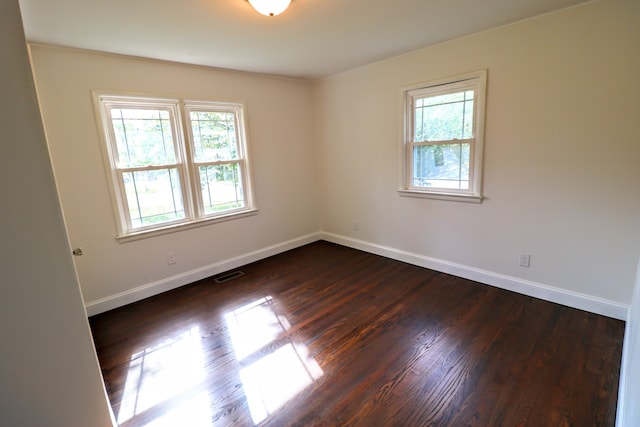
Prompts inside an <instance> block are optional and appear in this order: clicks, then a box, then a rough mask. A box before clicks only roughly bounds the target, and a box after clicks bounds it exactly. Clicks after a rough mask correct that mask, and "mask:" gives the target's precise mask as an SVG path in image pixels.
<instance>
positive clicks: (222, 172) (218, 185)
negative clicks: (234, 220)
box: [199, 163, 244, 214]
mask: <svg viewBox="0 0 640 427" xmlns="http://www.w3.org/2000/svg"><path fill="white" fill-rule="evenodd" d="M199 171H200V185H201V187H202V203H203V205H204V206H203V207H204V211H205V214H212V213H217V212H221V211H226V210H231V209H237V208H242V207H244V194H243V189H242V179H241V178H240V165H239V164H237V163H232V164H226V165H210V166H200V167H199Z"/></svg>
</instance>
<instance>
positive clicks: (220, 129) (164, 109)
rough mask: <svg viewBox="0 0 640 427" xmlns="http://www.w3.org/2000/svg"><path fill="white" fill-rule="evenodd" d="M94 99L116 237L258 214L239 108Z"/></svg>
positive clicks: (172, 101) (202, 103)
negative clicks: (109, 183)
mask: <svg viewBox="0 0 640 427" xmlns="http://www.w3.org/2000/svg"><path fill="white" fill-rule="evenodd" d="M95 99H96V105H97V107H98V109H99V115H100V118H101V124H102V128H103V134H104V142H105V144H104V146H105V150H104V153H105V163H106V164H107V169H108V171H109V174H110V178H111V189H112V193H113V198H114V202H115V203H114V211H115V213H116V219H117V222H118V228H119V229H118V236H119V238H126V237H130V236H139V235H141V234H143V235H147V234H148V233H150V232H160V231H170V230H175V229H176V227H179V226H186V225H193V224H201V223H205V222H212V221H215V220H222V219H229V218H232V217H235V216H239V215H240V216H244V215H247V214H252V213H255V208H254V206H253V201H252V197H251V194H252V192H251V183H250V180H249V165H248V159H247V147H246V140H245V132H244V117H243V106H242V105H241V104H233V103H220V102H205V101H181V100H176V99H157V98H140V97H130V96H111V95H104V94H96V96H95ZM183 118H184V123H183Z"/></svg>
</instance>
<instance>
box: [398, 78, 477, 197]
mask: <svg viewBox="0 0 640 427" xmlns="http://www.w3.org/2000/svg"><path fill="white" fill-rule="evenodd" d="M485 86H486V71H480V72H475V73H470V74H467V75H464V76H459V77H457V78H452V79H447V80H441V81H436V82H430V83H425V84H421V85H418V86H415V87H411V88H407V89H405V90H404V102H405V127H404V128H405V138H404V148H405V150H404V162H405V173H406V174H405V178H404V186H403V187H404V188H403V189H402V190H401V193H402V194H403V195H411V196H421V197H434V198H444V199H455V200H467V201H476V202H479V201H481V199H482V194H481V188H482V183H481V179H482V151H483V150H482V149H483V124H484V96H485Z"/></svg>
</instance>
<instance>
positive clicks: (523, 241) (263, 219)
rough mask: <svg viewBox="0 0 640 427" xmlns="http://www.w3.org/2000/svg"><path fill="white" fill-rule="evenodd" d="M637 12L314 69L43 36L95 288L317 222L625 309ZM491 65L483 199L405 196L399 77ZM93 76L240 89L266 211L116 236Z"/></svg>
mask: <svg viewBox="0 0 640 427" xmlns="http://www.w3.org/2000/svg"><path fill="white" fill-rule="evenodd" d="M638 8H639V6H638V2H636V1H633V0H603V1H595V2H591V3H588V4H586V5H583V6H579V7H575V8H571V9H566V10H564V11H561V12H559V13H555V14H550V15H546V16H542V17H539V18H536V19H531V20H528V21H524V22H521V23H517V24H514V25H511V26H507V27H503V28H499V29H496V30H493V31H488V32H484V33H481V34H477V35H474V36H471V37H467V38H464V39H459V40H455V41H452V42H449V43H445V44H441V45H438V46H435V47H431V48H426V49H423V50H420V51H416V52H413V53H411V54H408V55H404V56H401V57H397V58H392V59H389V60H386V61H383V62H379V63H375V64H371V65H369V66H365V67H361V68H358V69H356V70H352V71H350V72H346V73H342V74H339V75H335V76H332V77H329V78H326V79H323V80H320V81H317V82H305V81H298V80H289V79H280V78H274V77H268V76H261V75H255V74H247V73H240V72H232V71H224V70H215V69H207V68H201V67H191V66H185V65H179V64H170V63H162V62H155V61H147V60H142V59H132V58H126V57H119V56H112V55H100V54H94V53H88V52H81V51H74V50H66V49H58V48H52V47H45V46H37V45H36V46H33V47H32V55H33V65H34V69H35V75H36V83H37V87H38V90H39V94H40V100H41V104H42V108H43V115H44V122H45V126H46V132H47V136H48V140H49V144H50V148H51V152H52V157H53V165H54V169H55V172H56V176H57V179H58V186H59V192H60V197H61V200H62V204H63V207H64V211H65V218H66V220H67V223H68V229H69V234H70V239H71V243H72V245H73V246H74V247H76V246H82V247H83V249H84V251H85V255H84V256H83V257H81V258H76V264H77V268H78V272H79V276H80V282H81V286H82V288H83V291H84V295H85V301H86V302H87V303H89V304H91V303H92V302H95V301H100V300H103V299H109V298H111V297H113V296H114V295H118V294H121V293H127V292H131V291H132V290H136V289H140V288H141V287H144V286H150V285H153V284H157V283H159V282H163V281H164V282H167V281H168V282H171V283H173V284H175V283H176V281H175V280H174V281H172V280H173V279H171V278H176V277H177V278H178V281H179V280H180V278H181V277H182V278H184V279H185V280H186V279H188V278H189V277H191V276H189V274H190V272H194V271H202V270H203V269H204V270H206V269H207V268H208V266H211V265H215V263H217V262H221V261H224V260H228V259H233V258H234V257H242V256H243V255H245V254H247V253H252V252H254V251H260V250H261V249H262V248H265V247H269V246H270V245H279V244H281V243H282V242H286V241H290V240H291V239H299V238H300V237H301V236H308V235H313V233H316V232H318V231H320V230H322V231H324V232H327V233H330V235H332V236H341V237H344V238H346V239H354V241H355V240H357V241H362V242H366V244H369V245H378V246H384V247H388V248H392V249H394V250H397V251H400V252H408V253H411V254H416V255H418V256H423V257H427V258H429V259H433V260H437V261H439V262H442V263H445V264H446V263H449V264H454V265H458V266H462V267H463V268H466V269H468V270H469V271H476V270H477V271H482V272H487V273H488V274H489V275H493V276H492V277H494V278H498V279H500V280H502V279H503V278H507V280H512V279H513V280H515V281H516V282H517V281H521V282H522V283H524V284H525V285H526V286H529V285H530V284H533V285H532V286H533V287H538V288H539V289H543V288H544V287H550V288H551V289H554V290H560V291H561V293H563V295H564V296H566V297H567V298H572V295H574V293H575V294H578V295H580V296H586V297H587V298H592V299H594V300H596V302H597V301H600V300H601V301H604V302H605V304H609V303H612V304H614V305H615V304H619V307H622V309H621V310H623V311H624V307H626V306H627V305H628V304H629V302H630V300H631V291H632V287H633V282H634V277H635V266H636V263H637V241H638V238H639V237H640V231H639V230H640V216H639V215H638V212H640V191H638V188H637V184H638V182H640V168H639V167H638V166H637V165H638V164H640V127H639V126H637V125H636V122H637V117H638V116H639V115H640V101H639V97H638V96H637V94H638V93H640V80H639V79H637V76H638V75H640V55H638V54H637V46H636V44H637V41H638V40H640V26H638V25H636V24H637V21H638V16H640V14H639V11H638ZM485 68H486V69H488V72H489V80H488V93H487V99H488V101H487V119H486V135H485V141H486V142H485V156H484V157H485V161H484V194H485V196H486V197H487V199H486V200H485V201H484V202H483V203H482V204H479V205H476V204H466V203H459V202H448V201H438V200H425V199H413V198H406V197H400V196H399V195H398V193H397V192H396V190H397V189H398V188H399V186H400V168H401V160H400V154H401V150H400V137H401V132H400V129H401V96H400V88H401V87H403V86H406V85H410V84H413V83H416V82H420V81H428V80H430V79H436V78H441V77H445V76H449V75H456V74H460V73H465V72H469V71H473V70H477V69H485ZM93 89H99V90H114V91H133V92H140V93H145V94H158V95H169V96H180V97H186V98H189V97H192V98H213V99H228V100H236V101H244V102H246V104H247V109H248V120H249V129H248V130H249V142H250V147H251V150H252V153H253V166H254V177H255V182H256V198H257V203H258V208H259V209H260V213H259V214H258V215H257V216H254V217H249V218H244V219H241V220H237V221H230V222H225V223H221V224H215V225H210V226H206V227H202V228H197V229H192V230H188V231H184V232H179V233H173V234H170V235H165V236H160V237H154V238H150V239H145V240H140V241H135V242H130V243H124V244H119V243H118V242H116V240H115V238H114V236H115V232H116V227H115V222H114V219H113V214H112V209H111V206H110V203H111V202H110V198H109V194H108V190H107V183H106V174H105V171H104V168H103V163H102V158H101V154H100V146H99V144H100V141H99V138H98V131H97V127H96V123H95V117H94V112H93V106H92V103H91V90H93ZM316 172H318V173H316ZM354 221H357V222H358V224H359V230H358V231H355V230H353V227H352V224H353V222H354ZM169 251H173V252H175V253H176V257H177V260H178V263H177V264H176V265H173V266H169V265H168V264H167V261H166V257H167V253H168V252H169ZM520 252H526V253H531V254H532V258H531V267H530V268H528V269H527V268H522V267H519V266H518V254H519V253H520ZM169 279H171V280H169ZM151 287H153V286H151ZM543 290H544V289H543ZM619 312H620V311H618V313H619Z"/></svg>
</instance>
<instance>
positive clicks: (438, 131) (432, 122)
mask: <svg viewBox="0 0 640 427" xmlns="http://www.w3.org/2000/svg"><path fill="white" fill-rule="evenodd" d="M473 100H474V91H472V90H468V91H463V92H456V93H449V94H445V95H437V96H430V97H425V98H419V99H416V101H415V107H414V122H415V129H414V140H415V141H416V142H422V141H448V140H452V139H468V138H473Z"/></svg>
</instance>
